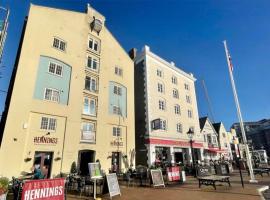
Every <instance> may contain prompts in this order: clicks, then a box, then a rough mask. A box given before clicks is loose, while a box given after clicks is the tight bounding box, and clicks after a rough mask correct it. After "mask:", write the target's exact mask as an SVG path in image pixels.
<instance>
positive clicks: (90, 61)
mask: <svg viewBox="0 0 270 200" xmlns="http://www.w3.org/2000/svg"><path fill="white" fill-rule="evenodd" d="M87 67H89V68H92V57H88V59H87Z"/></svg>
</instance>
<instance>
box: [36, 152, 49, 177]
mask: <svg viewBox="0 0 270 200" xmlns="http://www.w3.org/2000/svg"><path fill="white" fill-rule="evenodd" d="M52 160H53V152H42V151H36V152H35V156H34V165H39V166H40V169H41V171H42V173H43V175H44V178H50V177H51V170H52Z"/></svg>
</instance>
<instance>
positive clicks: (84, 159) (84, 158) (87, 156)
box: [78, 150, 95, 176]
mask: <svg viewBox="0 0 270 200" xmlns="http://www.w3.org/2000/svg"><path fill="white" fill-rule="evenodd" d="M92 162H95V151H92V150H82V151H79V156H78V165H79V166H78V169H79V170H80V171H79V173H80V175H82V176H87V175H89V169H88V163H92Z"/></svg>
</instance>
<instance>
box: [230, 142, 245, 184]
mask: <svg viewBox="0 0 270 200" xmlns="http://www.w3.org/2000/svg"><path fill="white" fill-rule="evenodd" d="M233 143H234V144H235V145H236V148H237V151H238V155H239V158H238V159H237V158H236V160H237V165H238V169H239V173H240V178H241V184H242V187H243V188H244V181H243V176H242V171H241V166H240V160H241V153H240V149H239V143H238V144H237V140H236V139H235V138H234V139H233Z"/></svg>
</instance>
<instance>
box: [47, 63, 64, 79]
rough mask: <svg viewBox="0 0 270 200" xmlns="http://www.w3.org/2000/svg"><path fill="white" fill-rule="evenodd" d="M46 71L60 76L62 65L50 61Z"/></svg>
mask: <svg viewBox="0 0 270 200" xmlns="http://www.w3.org/2000/svg"><path fill="white" fill-rule="evenodd" d="M48 71H49V73H51V74H54V75H58V76H62V73H63V66H61V65H59V64H56V63H53V62H50V64H49V69H48Z"/></svg>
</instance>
